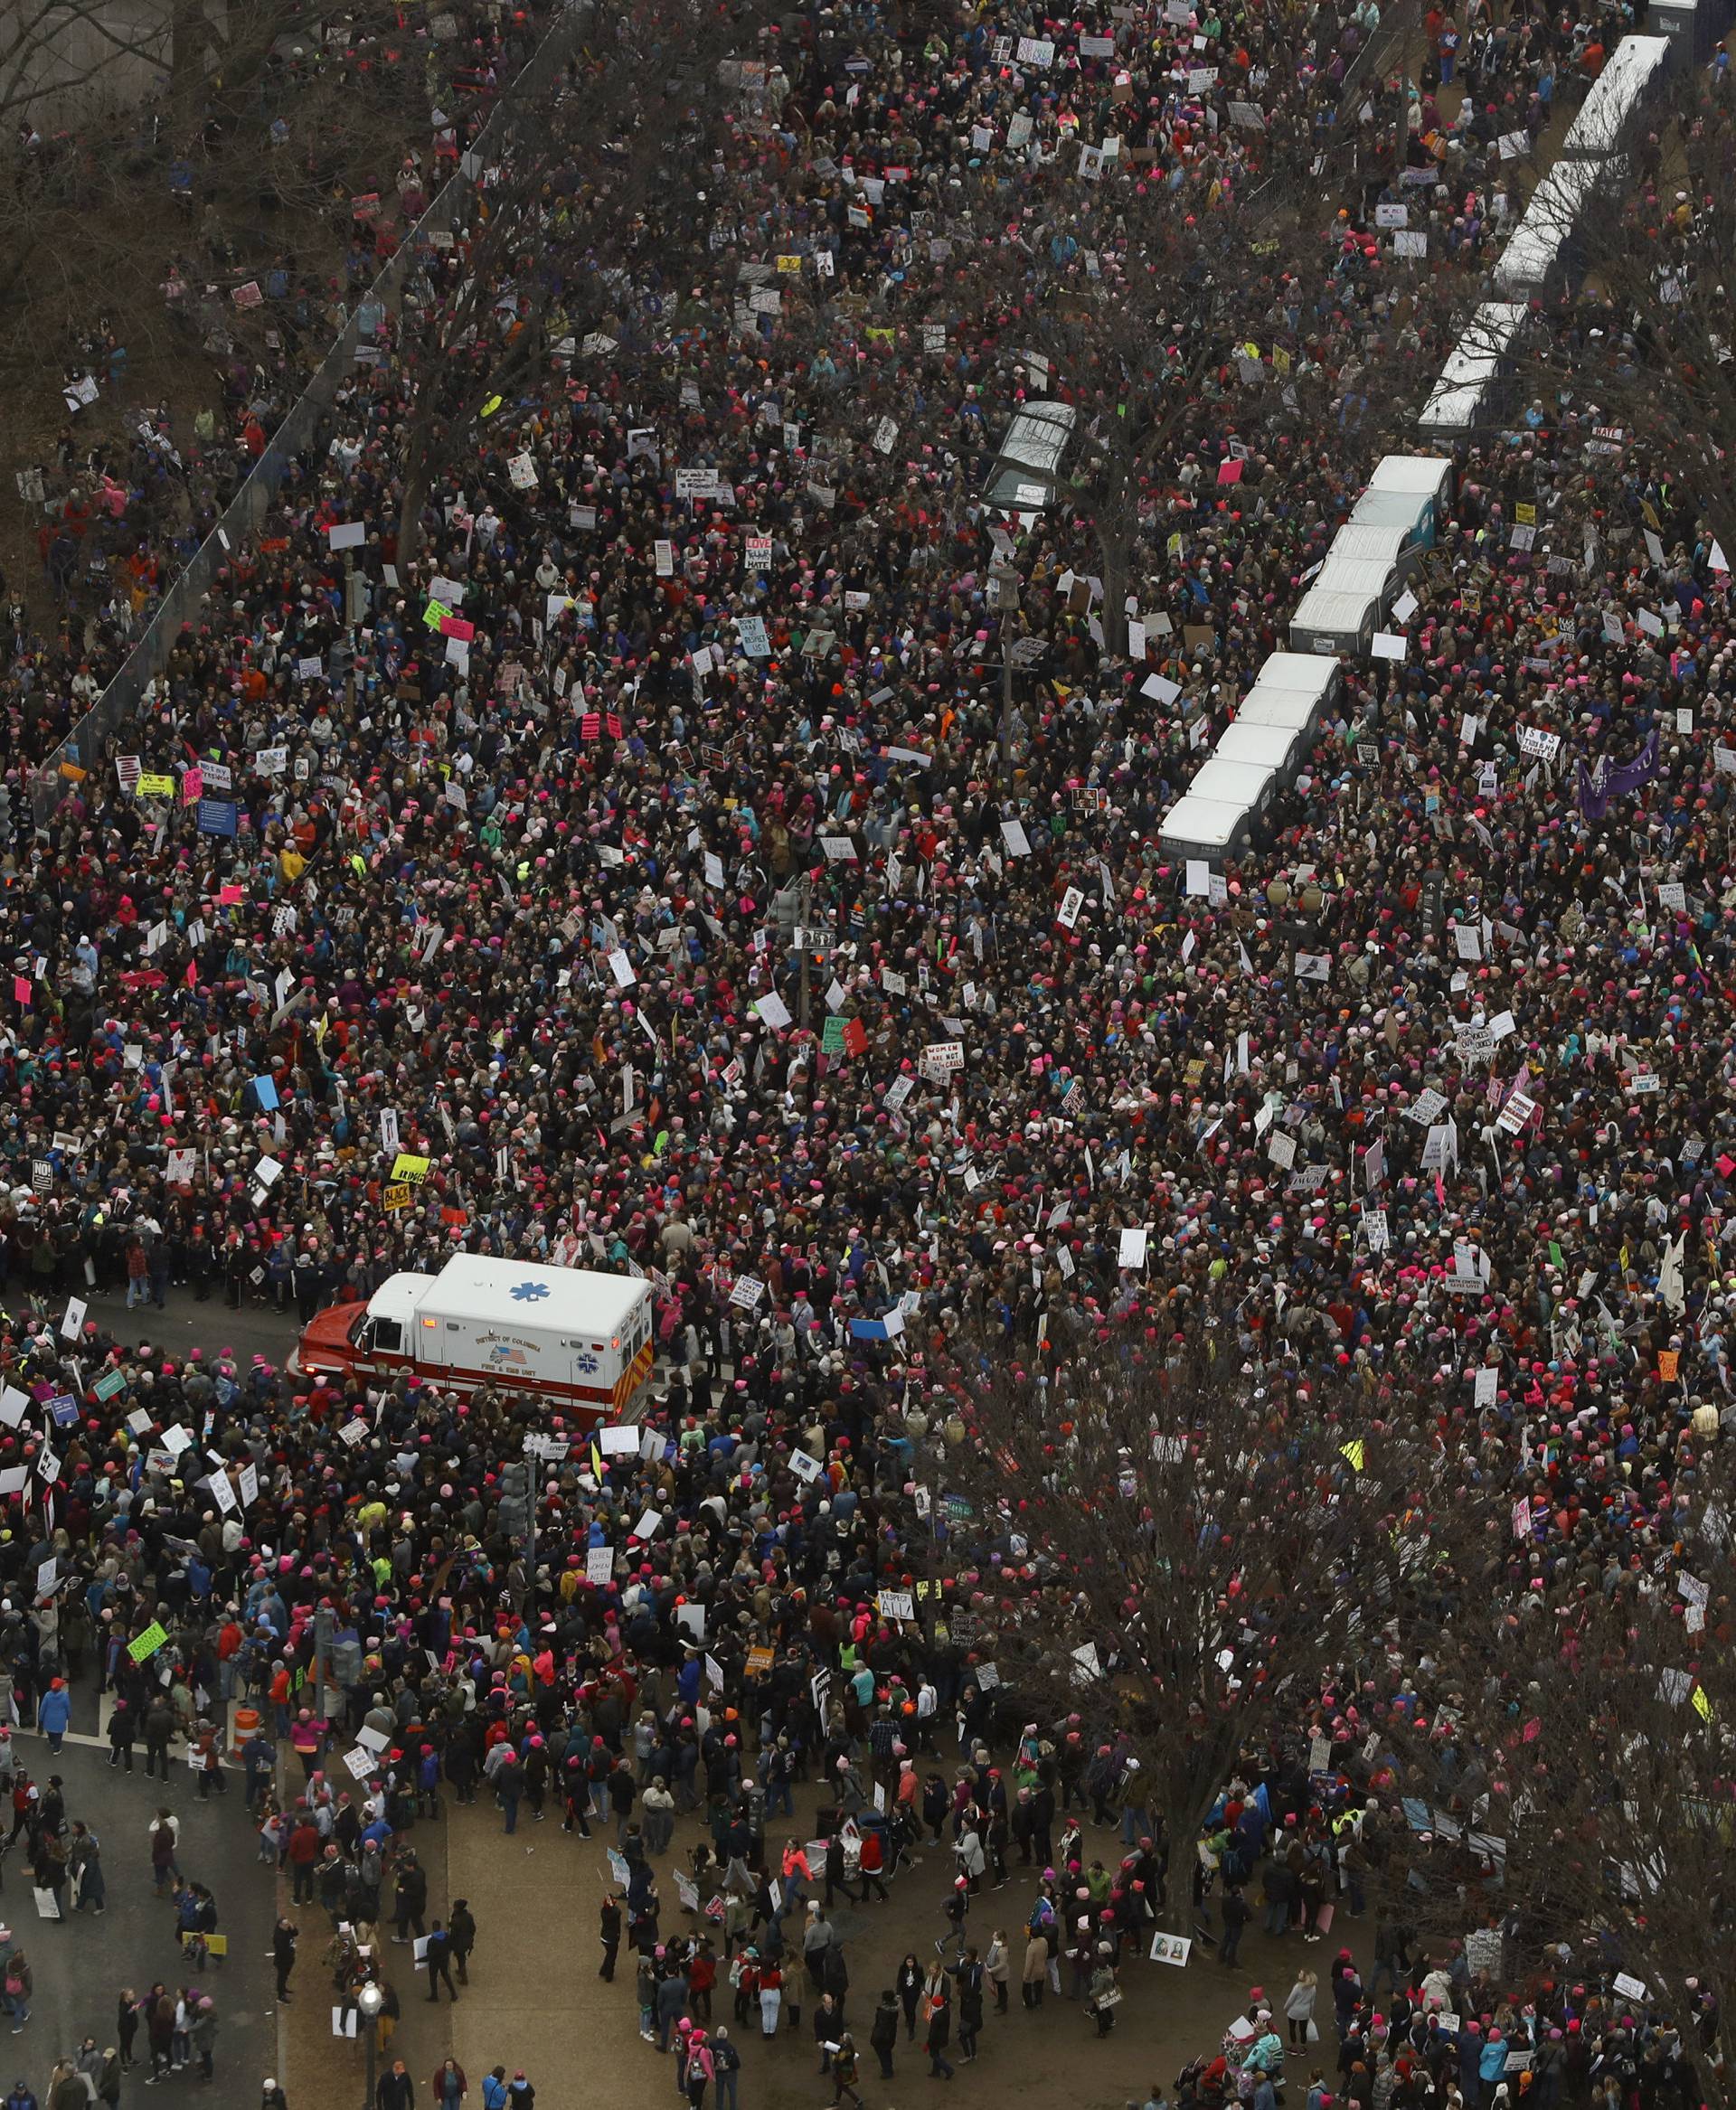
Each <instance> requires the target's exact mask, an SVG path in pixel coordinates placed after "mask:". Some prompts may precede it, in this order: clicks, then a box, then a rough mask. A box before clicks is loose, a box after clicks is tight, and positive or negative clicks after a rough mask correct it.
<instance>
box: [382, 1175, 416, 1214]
mask: <svg viewBox="0 0 1736 2110" xmlns="http://www.w3.org/2000/svg"><path fill="white" fill-rule="evenodd" d="M380 1200H381V1204H382V1207H383V1208H385V1209H386V1210H400V1209H408V1208H409V1207H410V1182H409V1181H408V1180H405V1181H403V1182H401V1184H400V1185H398V1186H396V1187H388V1188H387V1189H386V1191H385V1192H384V1193H383V1194H382V1196H381V1197H380Z"/></svg>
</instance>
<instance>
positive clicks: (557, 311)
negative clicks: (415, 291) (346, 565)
mask: <svg viewBox="0 0 1736 2110" xmlns="http://www.w3.org/2000/svg"><path fill="white" fill-rule="evenodd" d="M753 19H755V18H754V17H753V16H752V15H751V14H750V13H745V12H744V13H742V14H737V15H735V16H729V15H722V14H714V13H713V14H703V13H701V12H700V11H698V10H696V9H695V8H693V6H691V5H686V0H657V4H656V5H651V6H646V7H637V8H634V9H631V10H627V11H624V12H622V13H620V14H615V15H611V16H609V18H608V19H607V20H606V21H603V22H600V23H599V27H598V35H597V41H596V44H595V46H594V48H591V49H590V50H588V51H587V53H586V55H585V60H584V62H583V63H582V65H580V66H578V67H575V68H574V69H573V70H572V71H571V73H570V74H569V75H567V76H564V77H562V78H561V80H557V81H555V82H553V83H551V84H550V85H549V87H548V88H547V89H546V90H545V91H544V92H542V93H540V94H539V95H537V96H535V97H533V98H532V99H529V101H528V102H527V104H526V106H525V107H524V108H522V109H520V110H519V111H518V112H517V113H516V115H515V117H514V124H513V127H512V130H511V136H510V139H509V142H508V144H507V146H506V147H505V150H504V151H503V152H501V153H500V154H499V155H496V156H495V157H493V158H492V159H491V162H490V165H489V166H488V167H486V169H483V170H480V171H478V172H477V176H476V184H477V189H476V205H475V211H474V214H473V215H472V217H473V220H474V226H473V227H472V228H471V229H469V230H468V231H467V234H466V236H465V238H464V240H462V242H461V244H460V245H459V246H458V248H457V249H455V250H454V251H453V252H451V253H450V254H449V255H448V257H447V258H445V259H442V260H441V261H440V262H439V263H438V264H437V265H435V266H434V267H432V268H430V270H429V273H428V274H427V276H426V278H425V280H424V284H423V287H422V288H421V297H420V303H419V312H418V314H417V316H416V317H415V321H414V324H413V326H412V327H411V328H410V331H409V332H408V334H407V336H406V341H405V352H406V354H407V357H408V360H409V364H410V391H411V400H410V410H409V416H408V421H407V438H406V448H405V461H404V469H403V489H402V496H401V504H400V509H399V513H400V518H399V531H398V532H399V553H400V558H401V560H402V561H405V562H409V561H410V560H413V559H414V557H415V555H416V552H417V550H418V548H419V545H420V539H421V534H422V515H423V512H424V509H425V507H426V504H427V502H428V496H429V492H430V490H431V489H432V487H433V485H434V483H435V481H436V479H437V477H438V476H439V475H440V473H441V472H442V471H443V470H444V469H445V468H446V467H448V466H449V465H450V464H451V463H452V462H453V461H454V460H455V459H456V458H458V457H459V456H461V455H463V454H465V453H467V452H474V451H475V449H476V447H477V446H478V444H479V443H480V442H482V441H483V440H485V439H486V441H487V442H489V443H490V444H491V445H492V446H493V447H499V446H500V444H501V441H502V438H503V436H504V435H505V434H508V433H511V432H514V431H515V430H517V429H519V428H520V427H521V426H524V425H526V424H528V423H530V422H532V421H533V420H534V419H536V418H537V417H538V416H539V415H540V413H539V411H538V410H537V408H536V406H535V404H534V403H533V402H532V401H531V400H530V398H531V396H532V395H533V391H534V390H535V389H537V388H539V387H541V386H542V385H543V384H545V383H546V382H547V381H548V379H549V377H550V375H551V373H552V372H569V371H574V372H584V371H587V370H593V371H594V370H597V369H599V368H600V367H601V366H603V365H604V364H605V363H607V365H608V366H609V368H610V369H611V370H612V371H614V372H623V371H625V372H628V373H631V374H635V375H638V374H649V375H651V376H652V377H654V383H655V379H656V378H658V377H661V376H662V374H663V372H664V368H665V362H664V361H663V360H662V359H661V357H660V356H659V354H658V338H657V333H656V330H655V328H653V327H652V326H650V325H649V324H648V323H647V320H646V316H645V314H644V313H643V312H642V309H641V307H640V305H639V304H640V301H641V298H642V297H643V296H644V294H645V293H646V290H647V288H648V287H649V286H650V284H651V283H652V282H653V281H654V280H656V279H658V278H662V277H663V275H664V274H665V273H667V272H669V271H670V270H671V269H672V268H673V269H674V270H675V271H677V272H678V271H680V270H681V269H683V268H688V267H689V266H690V264H691V259H693V255H694V254H695V253H700V254H703V250H704V246H705V245H704V232H705V228H706V226H707V223H708V222H709V221H710V219H711V217H712V205H711V203H710V202H709V201H708V198H707V195H706V192H705V188H704V186H703V184H697V183H695V182H694V181H693V169H694V167H695V165H698V166H701V167H703V165H705V163H707V162H708V161H709V160H710V158H711V155H710V152H709V150H708V143H709V142H710V141H711V140H712V137H713V134H714V132H715V130H716V128H717V127H721V125H722V118H723V113H724V111H725V109H726V108H727V103H726V100H725V99H724V98H723V97H722V96H721V95H720V93H719V90H718V69H719V68H720V67H721V66H722V65H724V64H725V63H726V62H728V61H729V59H730V56H731V53H732V52H735V51H736V50H737V49H738V47H739V45H740V44H741V42H742V41H743V39H744V38H746V37H747V36H748V35H749V34H750V24H751V21H752V20H753ZM521 398H524V399H525V400H524V401H523V402H521V400H520V399H521Z"/></svg>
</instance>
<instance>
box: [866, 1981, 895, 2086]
mask: <svg viewBox="0 0 1736 2110" xmlns="http://www.w3.org/2000/svg"><path fill="white" fill-rule="evenodd" d="M868 2042H869V2044H870V2045H871V2046H872V2047H873V2053H874V2056H875V2058H878V2059H879V2061H880V2077H881V2079H882V2080H883V2081H889V2080H891V2079H892V2053H893V2051H894V2050H896V2049H897V2047H898V1995H897V1993H895V1992H893V1991H892V1987H891V1986H890V1985H889V1986H888V1987H887V1988H886V1990H885V1992H882V1994H881V1996H880V2005H879V2006H878V2007H877V2008H876V2009H875V2010H874V2019H873V2021H872V2022H870V2023H869V2025H868Z"/></svg>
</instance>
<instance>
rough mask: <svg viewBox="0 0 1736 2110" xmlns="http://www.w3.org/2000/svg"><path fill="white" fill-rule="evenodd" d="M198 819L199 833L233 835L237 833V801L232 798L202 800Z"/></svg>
mask: <svg viewBox="0 0 1736 2110" xmlns="http://www.w3.org/2000/svg"><path fill="white" fill-rule="evenodd" d="M197 818H198V822H199V832H200V834H203V835H232V834H234V833H235V801H234V800H233V799H232V798H202V799H201V800H200V801H199V810H198V815H197Z"/></svg>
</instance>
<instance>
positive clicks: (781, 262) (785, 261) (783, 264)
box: [778, 257, 802, 271]
mask: <svg viewBox="0 0 1736 2110" xmlns="http://www.w3.org/2000/svg"><path fill="white" fill-rule="evenodd" d="M801 268H802V259H800V258H799V257H779V258H778V269H779V270H780V271H799V270H800V269H801Z"/></svg>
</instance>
